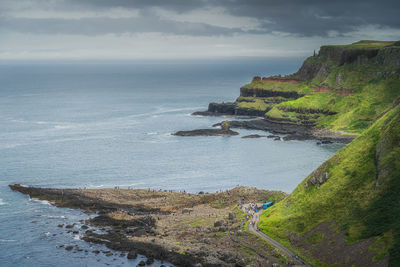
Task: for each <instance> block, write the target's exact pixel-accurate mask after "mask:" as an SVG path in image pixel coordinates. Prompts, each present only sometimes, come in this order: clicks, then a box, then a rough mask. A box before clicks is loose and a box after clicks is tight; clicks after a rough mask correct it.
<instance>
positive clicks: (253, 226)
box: [243, 204, 311, 267]
mask: <svg viewBox="0 0 400 267" xmlns="http://www.w3.org/2000/svg"><path fill="white" fill-rule="evenodd" d="M249 205H250V204H248V205H245V206H243V210H244V211H245V212H246V207H248V206H249ZM257 206H262V204H257ZM262 211H263V209H258V210H257V212H254V214H253V217H252V218H251V220H250V223H249V226H248V229H249V231H250V232H252V233H253V234H255V235H257V236H258V237H260V238H261V239H263V240H264V241H266V242H268V243H269V244H271V245H272V246H274V247H275V248H277V249H278V250H279V251H280V252H282V253H283V254H285V255H286V256H288V257H289V258H290V259H292V260H293V261H295V262H296V263H297V265H295V266H310V267H311V265H309V264H307V263H306V262H305V261H303V260H302V259H301V258H300V257H299V256H298V255H297V254H295V253H294V252H293V251H291V250H290V249H288V248H286V247H285V246H283V245H282V244H281V243H279V242H278V241H276V240H275V239H273V238H271V237H269V236H267V235H266V234H264V233H263V232H261V231H260V229H259V228H258V223H259V221H260V215H261V213H262Z"/></svg>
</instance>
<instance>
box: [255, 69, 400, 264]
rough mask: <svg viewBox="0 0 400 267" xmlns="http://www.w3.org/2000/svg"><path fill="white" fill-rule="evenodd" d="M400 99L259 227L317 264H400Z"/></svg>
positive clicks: (264, 216) (266, 214)
mask: <svg viewBox="0 0 400 267" xmlns="http://www.w3.org/2000/svg"><path fill="white" fill-rule="evenodd" d="M390 77H393V76H390ZM390 79H391V78H390ZM370 82H371V81H370ZM369 86H370V84H369V83H368V85H367V87H369ZM384 88H385V87H383V88H380V89H379V90H381V91H382V92H387V94H388V95H391V94H393V90H388V91H385V90H384ZM398 88H400V87H398ZM365 90H366V89H365ZM371 91H372V89H371ZM362 92H363V93H365V92H364V91H363V90H362ZM382 97H383V96H382ZM372 99H378V96H376V97H374V98H372ZM387 102H392V101H390V100H389V99H388V100H387ZM399 103H400V98H398V99H397V101H395V103H394V104H393V105H392V106H391V107H390V108H388V109H387V110H386V111H385V112H384V113H382V114H381V116H380V117H379V118H378V119H377V120H376V121H375V122H374V123H373V124H372V125H371V127H369V128H368V129H367V130H365V131H364V132H363V133H362V134H361V135H360V136H359V137H358V138H357V139H355V140H354V141H353V142H352V143H350V144H349V145H348V146H346V147H344V148H343V149H341V150H340V151H339V152H338V153H336V154H335V155H334V156H332V157H331V158H330V159H329V160H327V161H326V162H325V163H323V164H322V165H321V166H320V167H319V168H318V169H316V170H315V171H314V172H312V173H311V174H310V175H309V176H308V177H307V178H306V179H305V180H304V181H303V182H302V183H300V184H299V185H298V187H297V188H296V189H295V190H294V191H293V192H292V193H291V194H290V195H289V196H288V197H286V198H285V199H284V200H283V201H281V202H279V203H278V204H276V205H275V206H273V207H272V208H269V209H268V210H267V211H266V212H264V213H263V214H262V217H261V221H260V224H259V227H260V229H262V231H263V232H265V233H266V234H268V235H270V236H271V237H273V238H275V239H277V240H279V241H280V242H282V243H283V244H285V245H286V246H287V247H290V248H292V249H293V250H295V251H297V252H298V253H299V254H300V255H302V256H304V258H305V259H307V260H308V261H310V263H312V264H313V265H316V266H326V265H329V266H331V265H333V266H385V265H387V264H389V265H390V266H400V216H399V215H400V104H399ZM360 106H361V108H363V102H361V103H360ZM377 106H378V107H379V108H382V107H383V106H384V105H383V104H382V105H377ZM378 107H376V108H378ZM354 109H357V107H354ZM372 117H373V116H371V119H372Z"/></svg>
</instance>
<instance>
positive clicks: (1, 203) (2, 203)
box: [0, 198, 7, 206]
mask: <svg viewBox="0 0 400 267" xmlns="http://www.w3.org/2000/svg"><path fill="white" fill-rule="evenodd" d="M5 204H7V202H4V200H3V199H2V198H0V206H1V205H5Z"/></svg>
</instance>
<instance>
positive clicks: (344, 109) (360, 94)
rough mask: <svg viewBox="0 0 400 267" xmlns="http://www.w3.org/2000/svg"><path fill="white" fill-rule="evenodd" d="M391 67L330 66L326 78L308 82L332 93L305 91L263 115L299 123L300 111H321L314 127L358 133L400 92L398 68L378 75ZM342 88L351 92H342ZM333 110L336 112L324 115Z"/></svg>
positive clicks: (373, 65)
mask: <svg viewBox="0 0 400 267" xmlns="http://www.w3.org/2000/svg"><path fill="white" fill-rule="evenodd" d="M390 69H393V66H383V67H382V66H377V65H376V64H373V63H371V64H366V65H364V66H359V65H357V64H356V63H352V64H345V65H343V66H336V67H333V68H332V69H331V71H330V73H329V74H328V75H327V77H326V78H325V79H320V78H315V79H314V80H312V81H310V83H311V84H313V86H314V87H317V86H322V87H329V88H331V90H332V92H319V93H307V94H306V95H305V96H303V97H301V98H298V99H295V100H293V99H292V100H288V101H285V102H282V103H279V104H275V105H274V106H273V108H272V109H271V110H270V111H269V112H268V113H266V116H268V117H270V118H276V119H282V118H288V119H290V121H292V122H298V118H299V115H300V114H303V115H304V114H307V113H313V114H316V113H320V116H319V117H318V118H313V119H315V124H316V126H317V127H321V128H327V129H331V130H334V131H341V132H348V133H352V134H361V133H362V132H363V131H364V130H365V129H367V128H368V127H369V126H370V125H371V123H372V122H373V121H374V120H375V119H376V118H377V117H378V116H379V114H381V113H382V112H383V111H384V110H385V109H387V108H388V107H389V106H390V105H391V104H392V102H393V100H394V99H396V98H397V97H398V96H399V95H400V89H399V88H400V71H399V70H397V71H389V73H390V74H388V75H386V76H384V77H383V76H382V75H381V73H382V72H385V71H388V70H390ZM267 83H268V82H266V84H267ZM344 89H345V90H347V92H351V93H349V94H342V92H343V90H344ZM260 101H261V100H260ZM296 113H298V114H296ZM332 113H336V114H335V115H329V116H326V114H332Z"/></svg>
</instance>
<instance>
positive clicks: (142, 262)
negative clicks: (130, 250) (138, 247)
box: [138, 261, 146, 266]
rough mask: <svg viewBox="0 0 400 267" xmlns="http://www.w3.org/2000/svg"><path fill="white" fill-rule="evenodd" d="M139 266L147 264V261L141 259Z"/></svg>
mask: <svg viewBox="0 0 400 267" xmlns="http://www.w3.org/2000/svg"><path fill="white" fill-rule="evenodd" d="M138 266H146V263H145V262H144V261H140V262H139V264H138Z"/></svg>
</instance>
